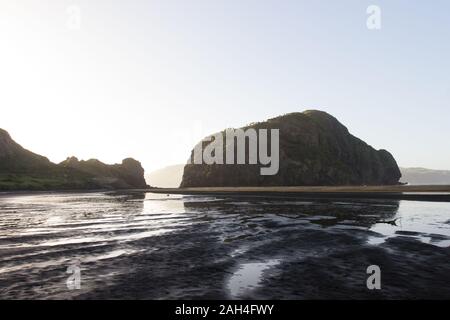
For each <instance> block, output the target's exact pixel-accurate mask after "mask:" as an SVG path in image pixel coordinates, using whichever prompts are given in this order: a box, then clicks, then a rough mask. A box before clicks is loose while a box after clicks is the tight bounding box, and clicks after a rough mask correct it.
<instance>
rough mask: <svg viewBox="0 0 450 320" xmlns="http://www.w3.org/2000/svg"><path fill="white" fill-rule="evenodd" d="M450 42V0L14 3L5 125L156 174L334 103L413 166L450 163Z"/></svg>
mask: <svg viewBox="0 0 450 320" xmlns="http://www.w3.org/2000/svg"><path fill="white" fill-rule="evenodd" d="M371 4H375V5H378V6H379V7H380V8H381V29H380V30H369V29H368V28H367V26H366V20H367V17H368V14H367V13H366V9H367V7H368V6H369V5H371ZM78 9H79V10H80V20H77V16H76V14H77V10H78ZM78 21H79V24H78ZM78 27H79V28H78ZM449 39H450V2H449V1H447V0H442V1H439V0H434V1H418V0H417V1H407V0H403V1H402V0H395V1H394V0H389V1H375V0H373V1H364V0H353V1H350V0H348V1H345V0H343V1H335V0H329V1H324V0H314V1H313V0H311V1H300V0H297V1H267V0H263V1H261V0H258V1H256V0H255V1H248V0H240V1H238V0H227V1H225V0H223V1H219V0H217V1H215V0H208V1H206V0H205V1H195V0H192V1H190V0H184V1H181V0H180V1H170V0H164V1H163V0H160V1H136V0H135V1H133V0H127V1H111V0H103V1H100V0H86V1H82V0H72V1H63V0H53V1H44V0H36V1H31V0H30V1H24V0H14V1H11V0H0V108H1V109H0V110H1V116H0V128H4V129H6V130H8V131H9V132H10V133H11V135H12V136H13V138H15V139H16V141H18V142H19V143H20V144H22V145H23V146H24V147H26V148H28V149H31V150H32V151H34V152H37V153H40V154H43V155H46V156H48V157H49V158H50V160H52V161H55V162H59V161H61V160H64V159H65V158H66V157H67V156H70V155H76V156H77V157H79V158H82V159H88V158H93V157H94V158H98V159H100V160H102V161H105V162H107V163H114V162H120V161H121V160H122V159H123V158H125V157H128V156H132V157H134V158H136V159H138V160H140V161H141V162H142V163H143V165H144V167H145V168H146V170H147V171H150V170H153V169H156V168H159V167H162V166H165V165H168V164H174V163H183V162H184V161H185V160H186V159H187V157H188V155H189V151H190V149H191V148H192V147H193V144H194V143H195V142H196V141H197V140H199V139H200V138H201V137H203V136H205V135H206V134H208V133H212V132H215V131H218V130H221V129H223V128H226V127H239V126H242V125H245V124H247V123H249V122H253V121H259V120H264V119H267V118H269V117H273V116H276V115H279V114H283V113H287V112H293V111H303V110H305V109H321V110H324V111H327V112H329V113H331V114H333V115H334V116H336V117H337V118H338V119H339V120H340V121H341V122H342V123H344V124H345V125H346V126H347V127H348V128H349V130H350V131H351V132H352V133H353V134H354V135H356V136H358V137H360V138H362V139H363V140H365V141H366V142H368V143H369V144H371V145H372V146H374V147H375V148H385V149H388V150H389V151H391V152H392V153H393V155H394V156H395V157H396V159H397V161H398V163H399V165H401V166H422V167H429V168H435V169H450V147H449V141H450V103H449V101H450V41H449Z"/></svg>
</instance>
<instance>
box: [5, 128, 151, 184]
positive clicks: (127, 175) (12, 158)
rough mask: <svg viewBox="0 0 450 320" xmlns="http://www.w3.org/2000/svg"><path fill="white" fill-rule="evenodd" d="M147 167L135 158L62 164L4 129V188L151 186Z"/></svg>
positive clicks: (64, 162)
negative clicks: (51, 160)
mask: <svg viewBox="0 0 450 320" xmlns="http://www.w3.org/2000/svg"><path fill="white" fill-rule="evenodd" d="M147 187H148V186H147V184H146V182H145V179H144V169H143V168H142V166H141V164H140V163H139V162H138V161H136V160H134V159H125V160H123V162H122V164H115V165H107V164H104V163H102V162H100V161H98V160H95V159H92V160H88V161H78V159H76V158H75V157H72V158H68V159H67V160H66V161H63V162H62V163H60V164H55V163H53V162H50V161H49V160H48V159H47V158H46V157H43V156H41V155H38V154H36V153H33V152H31V151H29V150H26V149H24V148H23V147H22V146H20V145H19V144H18V143H16V142H15V141H14V140H13V139H12V138H11V136H10V135H9V133H8V132H6V131H5V130H3V129H0V190H3V191H5V190H8V191H9V190H67V189H81V190H91V189H128V188H147Z"/></svg>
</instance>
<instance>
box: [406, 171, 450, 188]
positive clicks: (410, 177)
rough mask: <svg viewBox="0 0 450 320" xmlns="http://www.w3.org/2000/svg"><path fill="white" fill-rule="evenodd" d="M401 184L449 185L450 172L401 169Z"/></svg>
mask: <svg viewBox="0 0 450 320" xmlns="http://www.w3.org/2000/svg"><path fill="white" fill-rule="evenodd" d="M400 170H401V172H402V179H401V182H405V183H409V184H413V185H435V184H441V185H442V184H443V185H450V171H447V170H432V169H425V168H401V169H400Z"/></svg>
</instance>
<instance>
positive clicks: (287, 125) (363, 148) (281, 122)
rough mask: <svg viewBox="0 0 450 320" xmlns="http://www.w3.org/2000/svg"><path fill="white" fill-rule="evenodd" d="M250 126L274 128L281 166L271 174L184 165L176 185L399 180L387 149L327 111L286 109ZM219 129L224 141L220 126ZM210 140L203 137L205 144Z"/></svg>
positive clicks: (252, 168) (241, 166)
mask: <svg viewBox="0 0 450 320" xmlns="http://www.w3.org/2000/svg"><path fill="white" fill-rule="evenodd" d="M249 128H252V129H256V130H258V129H279V138H280V141H279V145H280V152H279V155H280V159H279V164H280V167H279V171H278V173H277V174H276V175H272V176H269V175H266V176H264V175H261V174H260V170H259V169H260V168H261V166H260V165H247V164H229V165H217V164H215V165H207V164H187V165H186V166H185V168H184V173H183V179H182V183H181V186H182V187H239V186H318V185H323V186H337V185H395V184H398V183H399V179H400V176H401V173H400V170H399V168H398V166H397V163H396V161H395V159H394V157H393V156H392V155H391V154H390V153H389V152H388V151H386V150H375V149H374V148H372V147H371V146H370V145H368V144H367V143H365V142H364V141H362V140H360V139H358V138H357V137H355V136H353V135H352V134H350V133H349V131H348V129H347V128H346V127H345V126H344V125H342V124H341V123H340V122H339V121H338V120H337V119H336V118H334V117H333V116H331V115H330V114H328V113H326V112H323V111H318V110H308V111H305V112H295V113H290V114H286V115H283V116H279V117H276V118H273V119H269V120H267V121H264V122H259V123H256V124H251V125H249V126H246V127H244V128H242V129H244V130H246V129H249ZM220 134H222V136H223V137H224V138H223V139H224V140H225V136H226V135H225V131H222V132H221V133H220ZM209 143H210V142H205V143H204V148H205V147H206V146H207V145H208V144H209ZM224 154H225V151H224ZM192 155H193V151H192V152H191V156H192ZM246 158H248V150H247V154H246ZM235 163H236V162H235Z"/></svg>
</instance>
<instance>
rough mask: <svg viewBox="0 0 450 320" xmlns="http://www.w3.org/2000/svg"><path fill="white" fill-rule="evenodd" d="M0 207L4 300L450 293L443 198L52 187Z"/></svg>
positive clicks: (448, 209) (449, 215) (10, 198)
mask: <svg viewBox="0 0 450 320" xmlns="http://www.w3.org/2000/svg"><path fill="white" fill-rule="evenodd" d="M0 212H1V213H2V219H1V220H0V288H1V289H0V298H2V299H243V298H248V299H400V298H407V299H450V286H449V284H450V264H449V261H450V204H447V203H444V202H423V201H422V202H416V201H397V200H364V199H359V200H355V199H353V200H348V201H347V200H345V201H344V200H342V199H339V200H333V199H316V200H312V201H304V200H297V199H275V198H265V199H262V198H252V199H249V198H241V197H233V196H227V197H216V196H199V195H195V196H181V195H170V196H167V195H166V194H155V193H136V192H133V193H127V192H120V193H111V192H110V193H85V194H79V193H77V194H67V193H64V194H57V193H56V194H40V195H5V196H0ZM394 220H395V221H396V224H389V223H387V222H390V221H394ZM74 263H76V264H77V265H79V266H80V268H81V289H80V290H69V289H68V288H67V286H66V280H67V278H68V276H69V275H68V274H67V268H68V266H70V265H72V264H74ZM372 264H376V265H379V266H380V268H381V272H382V275H381V285H382V289H381V290H368V289H367V287H366V280H367V277H368V275H367V274H366V268H367V267H368V266H369V265H372Z"/></svg>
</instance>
